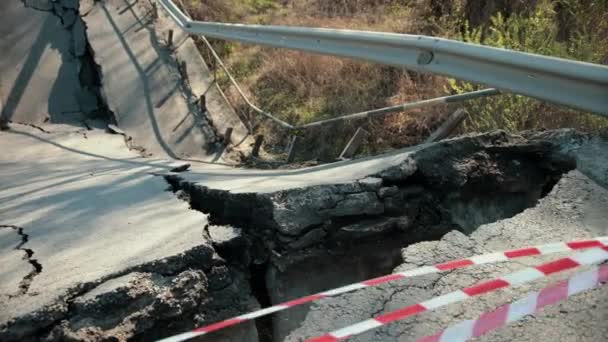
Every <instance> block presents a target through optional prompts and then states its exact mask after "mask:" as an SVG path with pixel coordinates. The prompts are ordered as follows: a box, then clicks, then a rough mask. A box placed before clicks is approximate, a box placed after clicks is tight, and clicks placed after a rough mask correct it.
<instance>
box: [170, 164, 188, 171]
mask: <svg viewBox="0 0 608 342" xmlns="http://www.w3.org/2000/svg"><path fill="white" fill-rule="evenodd" d="M190 166H192V165H190V164H187V163H186V164H182V165H180V166H176V167H174V168H172V169H171V172H185V171H188V169H190Z"/></svg>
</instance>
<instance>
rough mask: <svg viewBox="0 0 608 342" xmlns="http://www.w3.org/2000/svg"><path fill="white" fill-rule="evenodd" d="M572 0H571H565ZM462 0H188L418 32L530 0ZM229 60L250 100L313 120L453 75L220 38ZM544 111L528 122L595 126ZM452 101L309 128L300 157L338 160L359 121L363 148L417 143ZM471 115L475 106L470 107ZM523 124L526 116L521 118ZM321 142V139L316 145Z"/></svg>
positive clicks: (286, 18) (399, 99)
mask: <svg viewBox="0 0 608 342" xmlns="http://www.w3.org/2000/svg"><path fill="white" fill-rule="evenodd" d="M563 1H566V0H563ZM586 1H591V0H586ZM473 3H476V2H471V1H466V0H422V1H403V0H338V1H327V0H281V1H279V0H245V1H242V0H188V7H189V10H190V12H191V13H192V15H193V16H194V17H195V18H197V19H202V20H211V21H224V22H246V23H261V24H276V25H290V26H316V27H331V28H349V29H362V30H373V31H386V32H399V33H418V34H427V35H436V36H447V37H456V36H458V35H459V34H460V32H459V30H461V26H460V24H459V23H461V22H462V18H468V19H469V20H471V21H481V22H483V21H487V20H488V18H489V17H490V16H491V15H492V14H493V13H495V12H496V11H498V10H501V11H520V12H524V11H525V10H526V8H527V7H526V6H525V4H526V3H529V1H523V0H517V1H513V2H510V3H509V4H508V5H505V4H502V2H497V3H500V4H502V5H500V6H499V5H493V6H491V5H490V3H493V2H492V1H486V2H485V3H486V4H485V5H484V6H483V7H475V6H473V5H472V4H473ZM501 6H502V7H505V6H506V7H508V8H506V7H505V8H502V7H501ZM213 44H214V46H215V47H216V48H217V50H218V51H219V53H220V54H221V56H222V57H223V58H224V60H225V62H226V64H228V65H229V66H230V68H231V71H232V72H233V73H234V75H235V77H236V78H237V79H238V81H239V83H240V84H241V87H242V88H243V89H244V90H245V91H246V93H247V94H248V96H249V97H250V98H251V99H252V101H253V102H255V103H256V104H258V105H259V106H260V107H262V108H263V109H265V110H266V111H268V112H271V113H273V114H275V115H277V116H278V117H280V118H282V119H284V120H287V121H288V122H291V123H294V124H302V123H307V122H312V121H317V120H320V119H324V118H329V117H336V116H341V115H345V114H350V113H354V112H359V111H364V110H369V109H375V108H380V107H384V106H390V105H396V104H401V103H405V102H410V101H414V100H418V99H424V98H431V97H436V96H443V95H445V93H446V90H445V89H447V88H448V87H447V80H446V79H443V78H441V77H434V76H424V75H418V74H415V73H412V72H408V71H406V70H403V69H399V68H394V67H387V66H382V65H377V64H372V63H366V62H361V61H356V60H350V59H344V58H334V57H328V56H319V55H312V54H306V53H302V52H297V51H288V50H277V49H271V48H261V47H258V46H249V45H243V44H238V43H226V42H220V41H214V42H213ZM220 84H221V86H222V87H223V89H224V90H225V92H226V93H227V96H228V97H229V99H230V100H231V102H232V103H233V105H234V106H235V107H236V108H237V110H238V111H240V112H242V113H244V114H246V113H247V112H248V107H247V106H246V104H245V103H244V101H242V100H241V99H240V97H239V96H238V94H237V92H236V91H235V89H233V88H232V87H231V85H230V84H229V82H228V81H227V79H226V78H222V79H220ZM538 108H539V109H540V110H542V111H546V112H542V113H539V115H538V117H537V118H535V120H532V121H535V122H531V123H530V125H528V126H529V127H531V128H533V127H538V126H539V125H538V123H542V125H541V126H543V127H545V126H550V127H551V128H552V127H563V126H571V127H578V128H584V129H585V130H589V128H590V127H591V128H592V127H594V125H596V122H591V121H589V120H588V119H587V117H585V116H582V115H579V114H575V115H572V113H569V114H568V115H567V118H568V119H567V120H564V119H563V117H565V116H559V117H558V118H556V117H555V116H554V115H551V113H552V112H554V111H555V107H552V106H548V105H540V106H539V107H538ZM453 109H454V108H453V107H435V108H430V109H425V110H417V111H410V112H407V113H398V114H394V115H389V116H386V117H384V118H380V119H373V120H366V121H363V122H354V123H347V124H344V125H337V126H333V127H326V128H322V129H319V130H316V131H311V132H307V134H305V135H304V136H303V140H304V142H303V143H302V144H301V145H304V146H314V148H310V149H309V150H304V151H303V152H302V155H301V158H306V159H310V158H319V159H332V158H334V157H335V156H336V155H337V153H338V152H339V150H340V149H341V148H342V147H343V145H344V144H345V142H346V141H347V140H348V139H349V138H350V135H351V134H352V133H353V132H354V130H355V129H356V128H357V127H358V126H359V125H363V126H364V127H365V128H366V129H367V130H369V131H370V132H371V133H372V134H371V136H370V138H369V140H370V141H369V144H368V149H367V151H366V152H368V153H374V152H377V151H381V150H385V149H387V148H399V147H404V146H408V145H413V144H417V143H419V142H420V141H422V140H424V139H425V138H426V136H428V134H429V133H430V132H431V131H432V130H433V129H435V128H436V127H437V126H438V125H440V123H441V121H442V119H443V117H445V116H446V115H447V114H449V113H450V112H451V111H452V110H453ZM472 114H473V115H474V113H472ZM524 126H525V125H524ZM260 130H261V131H262V132H265V133H266V136H267V138H266V141H267V142H268V145H269V146H274V147H276V148H277V149H276V151H280V149H281V148H282V147H284V144H285V143H286V140H287V139H286V137H285V135H284V134H279V133H277V129H276V127H273V126H272V125H269V124H267V123H263V124H262V125H261V126H260ZM319 146H323V148H319Z"/></svg>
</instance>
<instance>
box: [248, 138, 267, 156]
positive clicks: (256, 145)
mask: <svg viewBox="0 0 608 342" xmlns="http://www.w3.org/2000/svg"><path fill="white" fill-rule="evenodd" d="M263 142H264V136H263V135H261V134H259V135H257V136H256V137H255V143H254V144H253V150H252V151H251V155H252V156H254V157H257V156H259V155H260V148H261V147H262V143H263Z"/></svg>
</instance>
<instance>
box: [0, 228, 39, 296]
mask: <svg viewBox="0 0 608 342" xmlns="http://www.w3.org/2000/svg"><path fill="white" fill-rule="evenodd" d="M0 228H6V229H12V230H14V231H15V232H16V233H17V234H18V235H19V236H20V237H21V242H19V244H18V245H17V246H15V250H19V251H23V253H25V255H24V256H23V260H27V262H28V263H29V264H30V265H32V268H33V269H32V271H31V272H30V273H28V274H27V275H25V276H24V277H23V279H21V281H20V282H19V289H18V291H17V293H16V294H13V295H10V296H9V298H15V297H20V296H23V295H25V294H27V292H28V291H29V289H30V286H31V285H32V281H34V278H35V277H36V276H37V275H38V274H40V273H41V272H42V264H41V263H40V262H38V259H34V258H33V256H34V251H33V250H32V249H30V248H23V246H24V245H25V244H26V243H28V241H29V237H30V236H29V235H28V234H26V233H25V232H24V229H23V227H19V226H14V225H5V224H2V225H0Z"/></svg>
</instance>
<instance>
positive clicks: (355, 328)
mask: <svg viewBox="0 0 608 342" xmlns="http://www.w3.org/2000/svg"><path fill="white" fill-rule="evenodd" d="M605 260H608V247H602V248H594V249H591V250H588V251H584V252H579V253H577V254H576V255H574V256H572V257H569V258H563V259H559V260H557V261H553V262H549V263H546V264H543V265H540V266H537V267H529V268H525V269H523V270H521V271H518V272H515V273H511V274H509V275H506V276H503V277H499V278H496V279H493V280H490V281H486V282H483V283H480V284H477V285H475V286H471V287H467V288H465V289H462V290H458V291H454V292H451V293H448V294H445V295H442V296H439V297H435V298H433V299H431V300H428V301H425V302H422V303H418V304H414V305H410V306H407V307H405V308H402V309H399V310H395V311H392V312H389V313H386V314H383V315H380V316H377V317H374V318H370V319H368V320H365V321H362V322H359V323H356V324H353V325H351V326H348V327H346V328H343V329H339V330H336V331H333V332H331V333H329V334H326V335H323V336H320V337H316V338H312V339H308V340H307V342H335V341H342V340H345V339H348V338H350V337H352V336H355V335H358V334H361V333H363V332H366V331H369V330H372V329H376V328H379V327H381V326H384V325H387V324H390V323H393V322H395V321H398V320H402V319H404V318H408V317H412V316H415V315H417V314H420V313H422V312H427V311H431V310H434V309H437V308H440V307H443V306H446V305H448V304H452V303H456V302H460V301H463V300H465V299H468V298H471V297H474V296H479V295H482V294H485V293H489V292H493V291H496V290H499V289H503V288H506V287H510V286H513V287H516V286H519V285H522V284H525V283H528V282H531V281H534V280H537V279H540V278H543V277H546V276H549V275H551V274H554V273H558V272H562V271H566V270H569V269H573V268H576V267H579V266H583V265H593V264H597V263H600V262H602V261H605Z"/></svg>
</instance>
